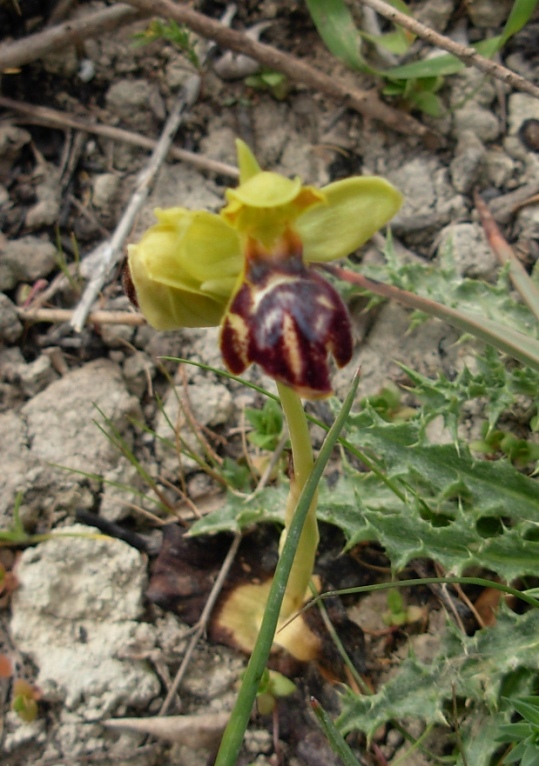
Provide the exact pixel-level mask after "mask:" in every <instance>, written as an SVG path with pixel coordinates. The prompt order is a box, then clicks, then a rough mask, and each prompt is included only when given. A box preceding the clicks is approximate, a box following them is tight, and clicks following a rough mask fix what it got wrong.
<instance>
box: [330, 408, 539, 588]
mask: <svg viewBox="0 0 539 766" xmlns="http://www.w3.org/2000/svg"><path fill="white" fill-rule="evenodd" d="M347 441H348V442H349V443H350V444H351V445H353V446H357V447H358V448H359V449H360V450H361V451H363V452H366V453H367V454H368V455H369V456H370V457H371V459H372V460H373V461H374V462H375V463H376V465H377V467H378V469H379V470H381V471H382V472H383V473H384V475H385V476H386V477H387V478H388V479H389V480H390V481H391V482H392V483H394V484H396V485H397V486H398V487H399V488H400V490H401V495H400V496H399V497H398V496H396V494H395V492H394V491H392V489H390V487H388V486H387V485H386V484H384V483H382V482H381V481H380V479H379V478H378V477H377V476H375V475H374V474H372V473H369V474H356V473H354V474H353V475H352V476H350V477H348V478H343V479H342V480H341V481H339V482H338V484H337V486H335V487H332V488H331V490H328V489H327V488H324V487H322V488H321V492H320V499H319V517H320V518H321V519H322V520H324V521H327V522H328V523H331V524H335V525H336V526H338V527H340V528H341V529H342V530H343V532H344V533H345V535H346V537H347V538H348V546H352V545H354V544H356V543H358V542H361V541H377V542H379V543H380V544H382V545H383V546H384V547H385V549H386V552H387V554H388V556H389V557H390V559H391V562H392V565H393V567H394V568H395V569H397V570H400V569H402V568H403V567H404V566H406V564H407V563H408V562H409V561H410V560H411V559H413V558H416V557H428V558H433V559H435V560H436V561H438V562H439V563H440V564H441V565H442V566H443V567H444V568H446V569H447V570H448V571H450V572H452V573H455V574H456V573H462V572H463V571H464V570H465V569H467V568H469V567H472V566H483V567H486V568H488V569H491V570H493V571H494V572H496V573H497V574H499V575H500V576H501V577H504V578H507V579H508V580H510V579H512V578H514V577H518V576H521V575H524V574H533V573H536V572H537V561H538V560H539V542H538V541H537V540H536V539H535V538H534V534H535V530H536V528H537V525H538V524H539V483H538V482H537V481H535V480H533V479H530V478H528V477H527V476H524V475H523V474H521V473H519V471H517V470H516V469H515V468H513V466H511V465H510V464H509V463H507V462H505V461H503V460H500V461H496V462H491V461H481V460H475V459H473V458H472V456H471V454H470V452H469V450H468V448H467V446H466V445H464V444H459V445H458V446H455V445H453V444H442V445H439V444H431V443H429V441H428V440H427V438H426V437H425V435H424V434H423V429H422V426H421V423H420V422H419V421H414V422H408V423H387V422H385V421H384V420H383V419H382V418H380V417H379V416H378V415H377V414H376V413H375V412H374V411H373V410H370V409H367V410H365V411H364V412H362V413H361V414H360V415H354V416H352V417H350V418H349V420H348V433H347ZM530 538H531V539H530Z"/></svg>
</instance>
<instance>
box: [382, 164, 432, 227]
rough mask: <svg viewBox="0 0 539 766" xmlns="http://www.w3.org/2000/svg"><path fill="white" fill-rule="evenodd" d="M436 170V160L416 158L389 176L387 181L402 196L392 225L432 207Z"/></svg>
mask: <svg viewBox="0 0 539 766" xmlns="http://www.w3.org/2000/svg"><path fill="white" fill-rule="evenodd" d="M437 168H438V163H437V162H436V160H434V159H432V158H424V157H416V158H414V159H413V160H410V162H405V163H404V164H403V165H402V166H401V167H400V168H398V170H396V171H394V172H392V173H391V174H390V178H389V180H391V182H392V183H393V184H395V186H396V187H397V189H399V191H400V192H401V193H402V194H403V195H404V203H403V206H402V208H401V209H400V210H399V212H398V213H397V215H396V216H395V217H394V218H393V219H392V223H393V224H394V223H396V222H398V221H400V220H403V219H405V218H408V217H410V216H411V215H415V214H417V213H424V212H425V211H427V210H428V209H429V208H432V207H434V204H435V201H436V194H435V191H434V183H433V174H434V172H435V170H436V169H437Z"/></svg>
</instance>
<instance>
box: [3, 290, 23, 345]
mask: <svg viewBox="0 0 539 766" xmlns="http://www.w3.org/2000/svg"><path fill="white" fill-rule="evenodd" d="M22 329H23V328H22V324H21V322H20V320H19V317H18V315H17V310H16V308H15V304H14V303H12V302H11V301H10V300H9V298H8V297H7V295H4V293H0V341H5V342H6V343H15V341H17V340H18V339H19V338H20V337H21V334H22Z"/></svg>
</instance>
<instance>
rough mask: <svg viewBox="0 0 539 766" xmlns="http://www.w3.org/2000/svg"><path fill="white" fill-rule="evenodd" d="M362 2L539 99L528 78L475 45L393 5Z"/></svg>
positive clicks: (538, 91)
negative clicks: (441, 30) (421, 20)
mask: <svg viewBox="0 0 539 766" xmlns="http://www.w3.org/2000/svg"><path fill="white" fill-rule="evenodd" d="M360 2H361V3H363V5H366V6H367V7H368V8H372V9H373V10H374V11H376V12H377V13H379V14H380V15H381V16H384V18H386V19H389V20H390V21H393V22H394V23H395V24H399V25H400V26H401V27H404V28H405V29H408V30H409V31H410V32H413V34H415V35H417V36H418V37H421V39H422V40H426V41H427V42H428V43H431V44H432V45H436V46H437V47H438V48H443V50H445V51H448V52H449V53H452V54H453V55H454V56H456V57H457V58H459V59H460V60H461V61H463V62H464V63H465V64H467V65H468V66H474V67H476V69H479V70H480V71H481V72H484V73H485V74H489V75H491V76H492V77H495V78H496V79H497V80H501V81H502V82H505V83H507V85H510V86H511V87H512V88H516V89H517V90H522V91H524V92H525V93H529V94H530V95H531V96H535V98H539V88H538V87H537V86H536V85H534V84H533V83H531V82H528V80H526V79H524V77H521V76H520V75H518V74H516V73H515V72H512V71H511V70H510V69H507V67H504V66H502V65H501V64H497V63H496V62H495V61H491V60H490V59H487V58H485V57H484V56H481V55H480V54H479V53H478V52H477V51H476V50H475V48H472V47H471V45H461V44H460V43H456V42H454V41H453V40H450V39H449V38H448V37H445V36H444V35H440V34H438V32H435V31H434V30H433V29H430V27H426V26H425V25H424V24H421V23H420V22H419V21H416V20H415V19H413V18H412V17H411V16H406V14H404V13H401V12H400V11H397V10H396V9H395V8H393V7H392V6H391V5H388V3H385V2H384V0H360Z"/></svg>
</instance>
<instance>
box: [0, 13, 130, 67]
mask: <svg viewBox="0 0 539 766" xmlns="http://www.w3.org/2000/svg"><path fill="white" fill-rule="evenodd" d="M142 16H143V14H141V13H140V12H137V11H134V10H133V8H130V7H129V6H128V5H124V4H123V3H122V4H120V3H118V4H117V5H114V6H112V8H105V9H104V10H102V11H97V13H92V14H88V15H87V16H84V17H83V18H81V19H75V20H73V21H66V22H65V23H64V24H58V25H57V26H54V27H50V28H48V29H45V30H44V31H43V32H37V33H36V34H35V35H28V36H27V37H23V38H22V39H21V40H16V41H15V42H13V43H3V44H2V45H0V72H1V71H5V70H7V69H17V68H18V67H21V66H23V65H24V64H29V63H30V62H31V61H35V60H36V59H39V58H41V57H42V56H45V55H46V54H47V53H51V52H52V51H56V50H58V49H59V48H65V47H66V46H68V45H72V44H74V43H81V42H83V41H84V40H86V39H88V38H89V37H95V36H96V35H97V34H101V33H103V32H106V31H110V30H111V29H116V28H117V27H120V26H122V24H125V23H127V22H129V21H135V20H136V19H140V18H142Z"/></svg>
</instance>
